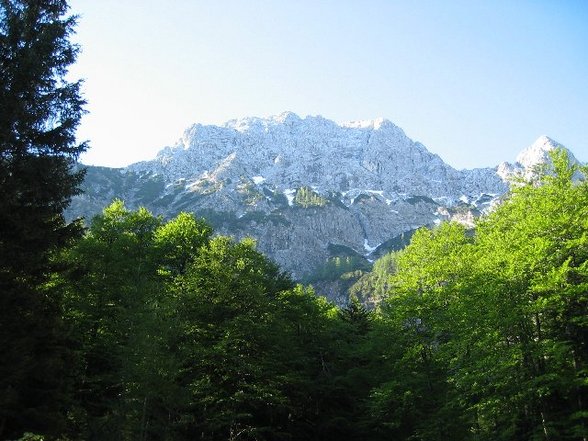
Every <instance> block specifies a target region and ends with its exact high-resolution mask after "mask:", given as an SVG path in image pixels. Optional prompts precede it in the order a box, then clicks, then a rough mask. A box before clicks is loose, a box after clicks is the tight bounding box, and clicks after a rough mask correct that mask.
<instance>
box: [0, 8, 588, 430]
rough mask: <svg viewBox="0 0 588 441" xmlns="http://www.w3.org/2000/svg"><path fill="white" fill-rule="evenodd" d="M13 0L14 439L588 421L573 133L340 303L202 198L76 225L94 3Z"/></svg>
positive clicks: (4, 159) (3, 285) (584, 232)
mask: <svg viewBox="0 0 588 441" xmlns="http://www.w3.org/2000/svg"><path fill="white" fill-rule="evenodd" d="M0 8H1V9H0V19H1V21H2V26H1V28H0V80H1V83H0V186H1V187H0V188H2V193H3V194H2V196H1V197H0V439H2V440H21V441H24V440H28V441H42V440H47V441H49V440H62V441H74V440H96V441H98V440H113V441H117V440H120V441H127V440H128V441H131V440H141V441H172V440H173V441H181V440H256V441H257V440H259V441H261V440H268V441H269V440H276V441H278V440H324V441H326V440H372V441H378V440H398V441H403V440H405V441H434V440H455V441H461V440H463V441H486V440H487V441H501V440H504V441H506V440H520V441H534V440H545V441H557V440H578V441H585V440H586V439H587V438H588V408H587V404H586V403H587V402H588V379H587V374H588V370H587V369H588V350H587V342H588V315H587V314H586V311H587V306H588V181H587V180H586V179H585V176H588V167H586V166H581V165H579V164H572V163H570V161H569V159H568V157H567V154H566V152H565V151H564V150H556V151H554V152H553V154H552V157H551V160H552V165H551V166H550V167H545V168H544V169H543V170H537V174H536V175H535V176H534V177H533V178H532V179H530V180H527V181H523V180H521V181H520V182H518V183H516V184H514V185H513V186H512V188H511V192H510V193H509V194H508V195H507V196H506V197H505V198H504V200H503V201H502V203H501V204H500V205H499V206H497V207H495V208H494V209H493V210H492V211H491V212H490V213H489V214H487V215H485V216H484V217H482V218H481V219H479V220H478V222H477V224H476V227H475V228H474V229H473V230H469V229H466V228H465V227H464V226H462V225H460V224H457V223H442V224H441V225H439V226H438V227H436V228H434V229H425V228H423V229H421V230H418V231H417V232H416V233H415V234H414V236H413V237H412V239H411V242H410V244H409V245H408V246H407V247H406V248H405V249H404V250H402V251H399V252H395V253H392V254H390V255H387V256H384V257H383V258H382V259H381V260H380V261H377V262H375V264H374V266H373V268H372V270H371V272H369V273H366V274H365V277H362V279H361V281H362V283H361V284H360V285H358V286H357V287H356V288H355V292H356V295H355V296H353V297H352V298H351V299H350V302H349V304H348V305H347V306H346V307H343V308H338V307H336V306H334V305H332V304H330V303H328V302H327V301H326V300H324V298H322V297H321V296H319V295H317V294H316V293H315V292H314V291H313V288H312V287H311V286H303V285H301V284H298V283H296V282H295V281H293V280H292V279H291V277H290V276H289V275H288V274H285V273H283V272H282V271H281V270H280V269H279V268H278V267H277V266H276V265H275V264H274V263H272V262H271V261H269V260H268V259H267V258H266V257H264V256H263V255H262V254H261V253H259V252H258V251H257V250H256V247H255V242H254V241H253V240H251V239H245V240H242V241H239V242H237V241H235V240H233V239H231V238H229V237H224V236H220V235H216V234H215V233H214V231H213V230H212V228H211V227H210V226H209V225H208V224H207V223H206V221H205V220H204V219H200V218H198V217H196V216H194V215H193V214H190V213H180V214H179V215H177V216H176V217H174V218H173V219H163V218H161V217H158V216H154V215H153V214H152V213H150V212H149V211H148V210H146V209H144V208H140V209H138V210H130V209H128V208H126V207H125V204H124V201H121V200H116V201H113V203H112V204H111V205H109V206H108V207H105V208H104V211H103V212H102V214H101V215H98V216H96V217H95V218H94V219H91V220H87V221H86V222H87V224H84V223H83V222H82V220H79V221H76V222H73V223H69V224H68V223H66V222H65V220H64V217H63V210H64V209H65V207H67V204H68V202H69V200H70V199H71V197H72V196H73V195H75V194H77V192H78V185H79V183H80V182H81V179H83V170H82V171H79V169H78V168H76V167H75V164H76V161H77V159H78V157H79V155H80V153H81V152H83V151H84V150H85V149H86V148H87V145H86V144H84V143H81V144H78V143H77V141H76V138H75V130H76V127H77V125H78V124H79V119H80V117H81V115H82V114H83V112H84V110H83V106H84V101H83V98H82V97H81V92H80V90H81V89H80V88H81V83H79V82H78V83H70V82H67V81H66V78H65V74H66V72H67V66H69V65H70V64H71V63H73V62H74V60H75V56H76V54H77V50H78V48H77V47H75V45H72V44H71V43H70V42H69V37H70V34H71V32H72V31H73V28H74V26H75V17H68V16H67V9H68V8H67V3H66V2H65V1H62V0H35V1H28V2H25V1H17V0H0ZM300 197H301V198H303V199H304V200H305V201H306V202H308V201H310V202H308V203H309V204H314V203H317V202H316V200H315V198H314V196H313V195H311V194H301V195H300ZM319 202H320V201H319ZM369 296H377V297H378V299H379V301H378V302H377V307H375V308H374V309H371V308H370V309H368V308H366V307H365V306H364V304H363V303H362V300H363V299H365V298H366V297H369Z"/></svg>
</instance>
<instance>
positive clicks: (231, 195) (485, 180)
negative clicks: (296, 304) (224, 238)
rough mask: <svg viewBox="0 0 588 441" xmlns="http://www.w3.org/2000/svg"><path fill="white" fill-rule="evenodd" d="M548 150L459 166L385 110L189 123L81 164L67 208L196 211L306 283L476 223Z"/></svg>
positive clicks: (542, 143) (536, 147)
mask: <svg viewBox="0 0 588 441" xmlns="http://www.w3.org/2000/svg"><path fill="white" fill-rule="evenodd" d="M555 147H556V143H555V142H554V141H553V140H551V139H550V138H547V137H541V138H539V140H538V141H536V143H534V144H533V145H531V147H529V148H528V149H525V150H523V151H522V152H521V153H520V154H519V157H520V159H521V161H523V162H522V163H518V162H517V163H514V164H509V163H502V164H500V165H498V166H496V167H487V168H476V169H469V170H468V169H465V170H456V169H454V168H453V167H451V166H449V165H447V164H446V163H445V162H443V160H442V159H441V158H440V157H439V156H438V155H435V154H433V153H431V152H429V151H428V150H427V149H426V147H425V146H424V145H422V144H421V143H419V142H415V141H413V140H411V139H410V138H408V137H407V136H406V134H405V133H404V131H403V130H402V129H401V128H399V127H397V126H396V125H394V124H393V123H392V122H390V121H388V120H386V119H383V118H378V119H375V120H365V121H352V122H348V123H341V124H337V123H335V122H333V121H330V120H328V119H326V118H323V117H320V116H307V117H306V118H304V119H302V118H300V117H299V116H298V115H296V114H294V113H292V112H284V113H282V114H280V115H275V116H272V117H268V118H259V117H248V118H241V119H234V120H231V121H228V122H227V123H225V124H224V125H222V126H210V125H202V124H194V125H192V126H190V127H189V128H188V129H186V131H185V132H184V134H183V136H182V137H181V138H180V140H179V141H178V142H177V143H176V144H175V145H174V146H171V147H166V148H164V149H162V150H161V151H160V152H159V153H158V154H157V156H156V157H155V158H154V159H152V160H149V161H142V162H139V163H135V164H132V165H130V166H128V167H125V168H121V169H110V168H95V167H91V168H88V176H87V178H86V180H85V182H84V191H85V193H84V194H82V195H80V196H77V197H75V198H74V200H73V201H72V205H71V207H70V209H69V210H68V216H69V217H70V218H71V217H76V216H86V217H89V216H91V215H93V214H96V213H98V212H99V211H100V210H101V209H102V208H103V207H104V206H106V205H107V204H108V203H109V202H110V201H111V200H112V199H114V198H121V199H123V200H125V202H126V203H127V205H128V206H129V207H130V208H136V207H138V206H140V205H143V206H146V207H147V208H149V209H150V210H151V211H153V212H154V213H155V214H160V215H163V216H164V217H171V216H174V215H175V214H177V213H178V212H179V211H189V212H194V213H196V214H197V215H199V216H203V217H205V218H206V219H208V220H209V222H211V223H212V224H213V226H214V227H215V229H216V230H217V231H218V232H219V233H222V234H229V235H232V236H235V237H236V238H242V237H245V236H252V237H254V238H255V239H256V240H257V241H258V246H259V249H260V250H261V251H262V252H264V253H266V254H267V255H268V256H269V257H271V258H272V259H273V260H275V261H276V262H277V263H278V264H279V265H281V266H282V268H283V269H285V270H288V271H290V272H291V273H292V274H293V276H294V277H295V278H302V279H306V280H312V278H313V274H314V273H316V272H317V271H318V270H317V268H321V267H324V265H325V264H328V263H329V261H330V259H335V258H337V257H339V258H341V257H342V256H344V258H345V259H347V260H346V261H349V262H351V263H350V267H353V266H354V265H355V264H356V266H358V267H361V266H362V265H363V264H364V263H368V262H369V261H371V260H373V259H375V258H377V257H378V256H379V255H381V254H382V253H384V252H386V251H388V250H390V249H393V247H394V246H397V245H394V244H398V243H402V241H400V240H399V238H400V237H404V235H406V234H410V232H411V231H414V230H415V229H417V228H419V227H421V226H433V225H435V224H437V223H439V222H441V221H443V220H447V219H456V220H459V221H461V222H463V223H466V224H472V223H473V220H474V218H475V217H476V216H478V215H479V214H480V213H482V212H484V211H486V210H488V209H490V207H491V206H492V205H493V204H495V203H497V200H498V199H499V198H500V197H501V196H502V195H504V194H505V193H506V192H507V190H508V187H509V180H511V179H512V178H513V177H514V176H518V175H525V174H528V173H531V172H532V171H531V169H532V168H533V167H534V166H535V165H536V164H537V163H538V162H540V161H545V160H546V159H545V158H546V156H545V152H547V151H549V150H550V149H553V148H555ZM525 152H526V153H525ZM521 155H522V156H521ZM570 155H571V153H570ZM519 157H517V159H518V158H519ZM571 157H572V158H573V155H572V156H571ZM574 160H575V159H574ZM319 272H320V271H319ZM335 300H337V299H335ZM340 300H341V299H340ZM337 301H339V300H337ZM343 301H344V300H341V302H343Z"/></svg>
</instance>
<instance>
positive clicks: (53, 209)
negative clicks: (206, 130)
mask: <svg viewBox="0 0 588 441" xmlns="http://www.w3.org/2000/svg"><path fill="white" fill-rule="evenodd" d="M67 11H68V5H67V2H66V1H65V0H0V189H1V193H2V194H1V195H0V348H1V356H0V438H1V439H7V438H8V439H11V438H12V437H18V436H19V435H20V434H22V432H23V431H25V430H28V431H36V432H37V433H46V434H49V435H51V434H52V433H57V432H59V431H60V430H61V428H60V425H61V422H62V421H61V420H62V418H61V415H62V412H61V410H60V407H59V406H60V404H59V403H61V402H62V400H61V398H62V397H61V395H62V393H63V390H64V388H63V380H62V375H61V371H60V369H61V368H62V366H63V364H64V362H65V359H64V356H63V354H64V352H63V345H62V343H60V342H61V337H60V333H61V331H60V328H59V316H60V311H59V301H58V299H56V298H55V297H54V296H52V295H51V293H50V290H49V289H48V287H47V284H46V282H47V280H48V277H49V275H50V273H51V271H52V268H51V265H50V262H51V255H52V253H53V252H55V251H56V250H59V249H60V248H61V247H62V246H63V245H64V244H65V243H67V242H68V240H70V239H71V238H73V237H75V236H76V235H78V234H79V232H80V230H81V228H80V227H79V225H78V224H69V225H68V224H66V222H65V221H64V218H63V215H62V212H63V210H64V208H65V207H66V206H67V204H68V203H69V201H70V198H71V197H72V196H73V195H74V194H76V192H77V191H78V185H79V183H80V182H81V180H82V178H83V172H80V171H74V166H75V161H76V160H77V158H78V156H79V154H80V153H82V152H83V151H84V150H85V149H86V145H85V144H84V143H82V144H78V143H76V139H75V131H76V128H77V126H78V124H79V121H80V118H81V116H82V114H83V112H84V110H83V105H84V101H83V99H82V98H81V95H80V83H79V82H74V83H71V82H68V81H67V79H66V74H67V69H68V66H70V65H71V64H72V63H73V62H74V61H75V58H76V55H77V52H78V48H77V46H75V45H74V44H72V43H71V42H70V41H69V37H70V36H71V34H72V31H73V27H74V25H75V17H68V16H67V15H66V14H67Z"/></svg>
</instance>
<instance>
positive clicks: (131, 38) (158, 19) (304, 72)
mask: <svg viewBox="0 0 588 441" xmlns="http://www.w3.org/2000/svg"><path fill="white" fill-rule="evenodd" d="M70 5H71V8H72V12H73V13H76V14H80V19H79V25H78V27H77V35H76V36H75V38H74V40H75V41H76V42H77V43H79V44H80V45H81V47H82V53H81V55H80V57H79V60H78V63H77V64H76V65H75V66H74V67H73V68H72V69H71V74H72V78H84V79H85V81H86V83H85V88H84V90H85V97H86V99H87V100H88V102H89V103H88V106H87V109H88V110H89V114H88V115H87V116H86V117H85V118H84V120H83V123H82V126H81V128H80V130H79V135H80V137H81V138H83V139H89V140H90V142H91V149H90V150H89V151H88V152H87V153H86V154H84V156H83V157H82V161H83V162H85V163H86V164H95V165H108V166H123V165H127V164H130V163H132V162H136V161H139V160H144V159H151V158H153V157H154V156H155V154H156V152H157V151H159V150H160V149H161V148H162V147H164V146H166V145H173V144H174V143H175V141H176V140H177V139H179V138H180V136H181V135H182V132H183V131H184V129H185V128H187V127H188V126H189V125H191V124H193V123H197V122H200V123H206V124H221V123H223V122H225V121H227V120H229V119H232V118H237V117H242V116H267V115H273V114H279V113H281V112H283V111H285V110H290V111H293V112H296V113H298V114H299V115H300V116H302V117H304V116H306V115H322V116H324V117H325V118H329V119H333V120H335V121H347V120H356V119H373V118H376V117H380V116H382V117H384V118H387V119H389V120H391V121H392V122H394V123H395V124H397V125H398V126H400V127H401V128H403V129H404V131H405V132H406V134H407V135H408V136H410V137H411V138H412V139H414V140H417V141H420V142H422V143H423V144H425V146H427V148H428V149H429V150H431V151H432V152H434V153H437V154H439V155H440V156H441V157H442V158H443V159H444V160H445V161H446V162H448V163H449V164H451V165H453V166H454V167H456V168H464V167H465V168H471V167H478V166H491V165H497V164H498V163H499V162H502V161H503V160H508V161H513V160H514V158H515V156H516V154H517V153H518V152H519V151H520V150H521V149H523V148H525V147H526V146H528V145H530V144H531V143H532V142H533V141H534V140H535V139H536V138H537V137H539V136H540V135H543V134H545V135H548V136H550V137H552V138H554V139H555V140H557V141H559V142H560V143H562V144H564V145H566V146H567V147H568V148H570V149H571V150H572V151H573V152H574V153H575V154H576V156H577V157H578V159H580V160H582V161H588V1H586V0H567V1H566V0H551V1H547V0H516V1H515V0H492V1H490V0H484V1H482V0H447V1H445V0H444V1H440V0H431V1H422V0H416V1H409V0H402V1H400V0H398V1H394V0H388V1H384V0H354V1H351V0H333V1H331V0H325V1H321V0H295V1H294V0H289V1H287V0H233V1H228V0H207V1H204V0H167V1H163V0H159V1H155V0H116V1H115V0H99V1H97V0H71V1H70Z"/></svg>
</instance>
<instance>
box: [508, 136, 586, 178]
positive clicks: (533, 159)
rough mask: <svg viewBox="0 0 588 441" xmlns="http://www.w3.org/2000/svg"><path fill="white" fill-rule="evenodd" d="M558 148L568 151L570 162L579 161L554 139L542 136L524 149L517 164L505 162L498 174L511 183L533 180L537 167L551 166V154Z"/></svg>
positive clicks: (518, 157)
mask: <svg viewBox="0 0 588 441" xmlns="http://www.w3.org/2000/svg"><path fill="white" fill-rule="evenodd" d="M556 148H563V149H565V150H566V151H567V153H568V157H569V159H570V161H571V162H572V163H573V164H575V163H578V160H577V159H576V158H575V157H574V155H573V154H572V152H571V151H569V150H568V149H566V148H565V147H563V146H562V145H561V144H560V143H558V142H557V141H555V140H553V139H552V138H550V137H548V136H546V135H542V136H540V137H539V138H537V140H536V141H535V142H534V143H533V144H531V145H530V146H529V147H527V148H525V149H523V150H522V151H521V152H520V153H519V154H518V155H517V157H516V162H515V163H514V164H510V163H508V162H503V163H502V164H500V165H499V166H498V170H497V173H498V175H499V176H500V177H501V178H502V179H503V180H505V181H507V182H510V181H512V180H513V179H517V178H523V179H525V180H527V179H531V178H532V177H533V176H535V174H536V173H537V167H538V166H540V165H543V164H547V166H549V165H550V164H551V158H550V156H549V155H550V152H551V151H552V150H554V149H556Z"/></svg>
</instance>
